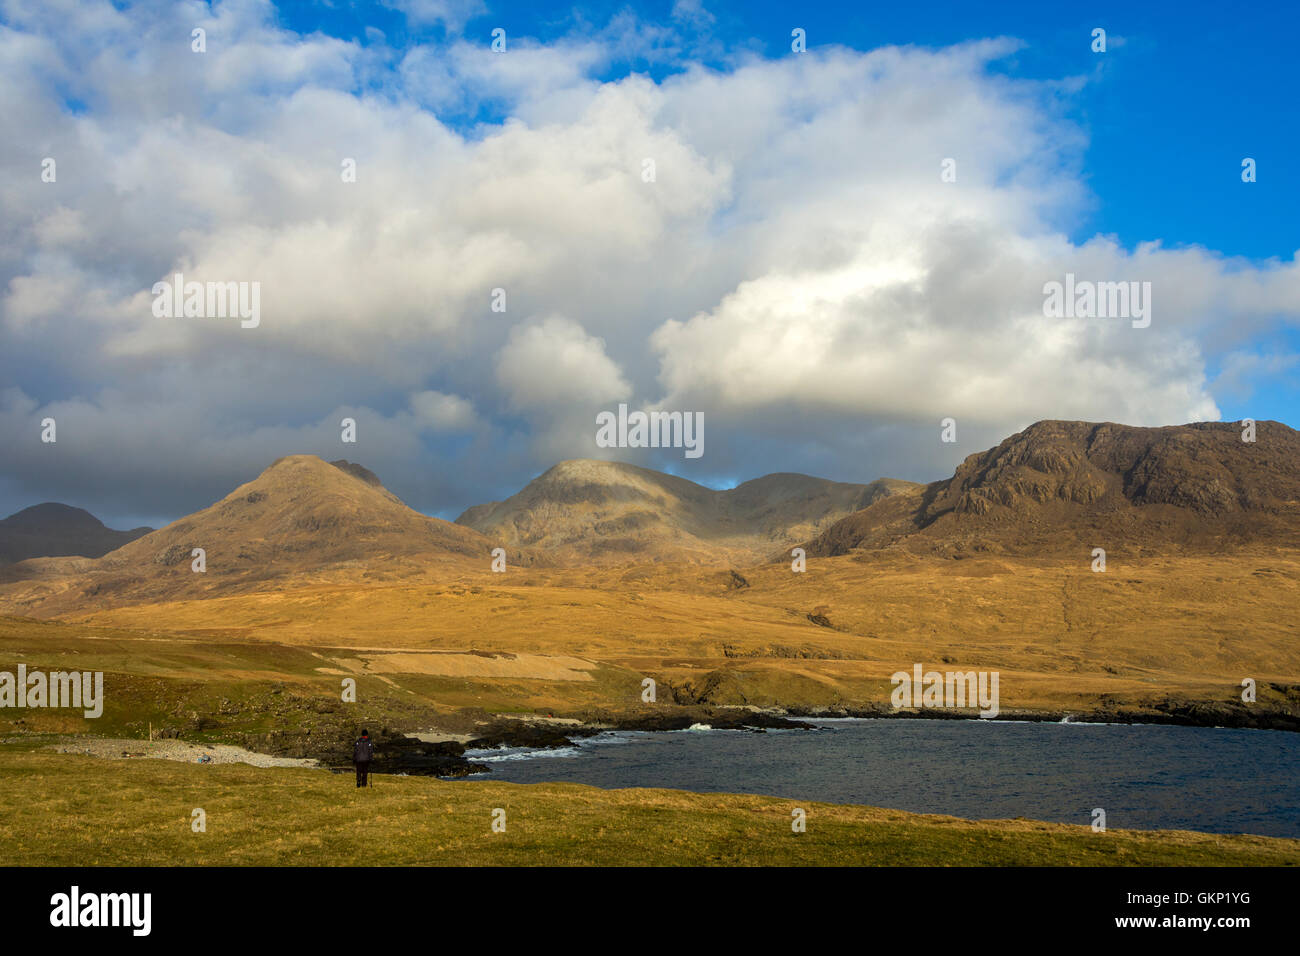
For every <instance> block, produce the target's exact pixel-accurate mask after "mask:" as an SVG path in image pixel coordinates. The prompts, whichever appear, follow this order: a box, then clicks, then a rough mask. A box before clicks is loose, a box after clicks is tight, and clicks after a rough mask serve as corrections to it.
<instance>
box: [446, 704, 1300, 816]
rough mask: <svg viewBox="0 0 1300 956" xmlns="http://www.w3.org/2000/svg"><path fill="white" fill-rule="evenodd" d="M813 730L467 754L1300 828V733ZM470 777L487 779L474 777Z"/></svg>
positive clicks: (857, 724) (998, 812)
mask: <svg viewBox="0 0 1300 956" xmlns="http://www.w3.org/2000/svg"><path fill="white" fill-rule="evenodd" d="M817 724H818V727H817V729H816V730H811V731H768V732H767V733H763V734H756V733H749V732H746V731H680V732H676V733H629V732H616V733H609V734H602V735H600V736H599V737H595V738H591V739H589V740H586V741H581V742H579V744H578V745H577V746H576V747H572V748H566V749H565V750H563V751H558V752H557V751H522V750H520V751H486V752H485V751H474V752H471V753H469V754H467V756H470V757H471V758H472V759H475V760H477V761H479V762H483V763H487V764H488V765H489V766H490V767H491V768H492V769H491V774H490V777H491V778H492V779H496V780H505V781H512V782H516V783H541V782H547V781H563V782H568V783H585V784H591V785H593V786H597V787H607V788H617V787H668V788H672V789H677V790H695V791H702V792H728V793H759V794H767V795H770V796H778V797H789V798H791V799H802V800H817V801H823V802H826V803H861V804H868V805H871V806H877V807H890V808H893V809H898V810H910V811H912V812H914V813H944V814H951V815H952V816H958V817H967V818H970V819H976V820H981V819H1006V818H1011V817H1028V818H1031V819H1034V820H1050V821H1055V822H1060V823H1080V824H1090V823H1092V810H1093V808H1094V807H1102V808H1104V809H1105V811H1106V825H1107V826H1108V827H1109V828H1129V829H1180V830H1205V831H1209V832H1216V833H1256V834H1261V835H1265V836H1288V837H1300V734H1295V733H1286V732H1282V731H1272V730H1219V729H1212V728H1201V727H1158V726H1120V725H1096V724H1048V723H1011V722H1003V721H997V722H994V721H984V720H960V721H959V720H836V721H818V722H817ZM471 779H480V780H481V779H484V777H482V776H479V777H475V778H471Z"/></svg>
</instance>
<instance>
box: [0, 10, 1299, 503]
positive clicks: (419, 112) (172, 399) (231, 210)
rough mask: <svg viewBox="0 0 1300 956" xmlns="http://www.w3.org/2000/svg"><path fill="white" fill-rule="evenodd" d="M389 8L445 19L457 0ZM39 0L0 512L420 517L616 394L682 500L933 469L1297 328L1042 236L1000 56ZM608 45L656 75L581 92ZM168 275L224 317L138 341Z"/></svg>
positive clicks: (1264, 286) (1282, 296) (1204, 288)
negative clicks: (652, 428)
mask: <svg viewBox="0 0 1300 956" xmlns="http://www.w3.org/2000/svg"><path fill="white" fill-rule="evenodd" d="M396 5H398V6H400V7H401V8H402V9H404V10H405V11H406V12H407V14H408V17H410V18H412V20H413V22H419V23H423V24H442V25H443V26H444V27H446V31H445V32H447V33H448V34H454V33H455V32H456V31H457V30H458V29H459V28H460V27H461V26H463V24H464V22H465V21H466V20H467V19H469V18H471V17H473V16H475V15H476V12H477V11H478V9H479V6H478V4H476V3H472V2H465V3H461V2H451V0H448V2H436V0H427V2H420V3H414V2H413V3H403V4H396ZM70 9H71V8H70V7H67V8H65V7H64V6H62V5H61V4H57V3H55V4H42V5H11V6H9V7H6V8H5V11H6V12H5V14H4V17H3V24H2V25H0V60H2V61H3V62H5V63H6V83H5V84H4V85H3V86H0V113H2V114H3V115H5V116H6V118H7V123H8V126H9V129H8V132H9V134H10V135H6V136H5V137H4V138H3V140H0V171H2V172H3V176H2V177H0V345H2V346H3V347H2V348H0V373H2V375H3V379H2V381H3V382H4V383H5V385H7V386H9V390H8V391H7V392H5V393H4V395H5V396H7V397H6V398H4V400H3V401H0V437H2V438H3V440H4V441H5V442H6V448H7V449H11V450H12V453H11V454H9V455H7V457H6V463H5V468H4V471H3V475H2V476H0V508H8V510H16V508H18V507H22V506H24V505H26V504H29V503H31V502H32V501H33V500H39V499H45V498H52V497H61V498H63V499H64V500H71V501H73V503H76V504H82V505H85V506H87V507H91V509H92V510H96V511H97V513H103V514H104V515H105V516H106V517H110V518H111V517H112V516H113V515H115V514H116V515H130V516H146V517H153V516H156V515H158V514H160V513H161V514H163V515H164V516H166V515H171V516H175V515H176V514H179V513H181V512H182V511H185V510H192V509H193V508H197V507H200V506H202V505H203V504H205V503H206V502H207V501H210V500H211V499H212V498H214V497H216V496H218V495H219V494H221V493H224V491H226V490H229V487H230V486H231V484H232V483H233V482H235V481H236V480H247V478H248V477H251V474H253V473H256V471H257V470H260V468H261V467H265V465H267V464H269V463H270V461H271V460H273V459H274V458H276V457H278V456H280V455H282V454H288V453H292V452H299V451H313V452H316V453H319V454H322V455H323V456H325V457H328V458H338V457H345V456H346V457H349V458H352V459H354V460H355V459H360V460H361V461H363V463H365V464H366V465H367V466H368V467H371V468H373V469H374V470H375V471H376V472H378V473H379V474H380V475H381V477H382V478H384V480H385V481H386V483H387V484H388V485H389V486H390V487H392V488H393V489H394V490H395V491H397V492H398V493H399V494H402V495H403V496H404V497H406V498H407V499H408V500H410V501H411V503H412V504H413V505H415V506H416V507H420V508H422V509H424V510H426V511H430V512H436V513H450V514H453V515H454V514H455V513H456V512H457V511H459V510H460V508H462V507H464V506H467V505H470V504H473V503H476V502H477V501H478V500H479V499H481V498H485V497H500V496H502V495H503V494H508V493H510V492H511V491H512V490H514V489H515V488H517V486H518V485H519V484H521V483H522V482H523V481H526V480H527V479H528V478H530V477H532V476H533V475H535V474H537V473H538V472H540V471H541V470H543V469H544V468H546V467H548V466H549V465H550V464H552V463H553V461H554V459H555V458H558V457H567V456H572V455H578V454H596V453H598V452H597V450H596V449H595V448H594V442H593V434H594V413H595V412H596V411H598V410H600V409H603V408H608V407H612V406H613V405H614V404H616V403H617V402H619V401H628V402H630V403H632V404H634V405H640V406H642V407H651V406H655V407H662V408H669V409H672V408H678V409H681V410H691V411H702V412H704V413H705V415H706V417H707V418H708V419H709V426H708V427H709V431H708V433H709V446H708V451H707V454H706V455H705V457H704V458H703V459H701V460H700V461H699V462H694V463H690V467H691V468H692V469H695V470H693V471H690V472H684V473H687V475H688V477H696V478H707V477H709V476H712V475H720V474H726V475H730V476H733V477H734V476H740V477H742V478H743V477H750V476H754V475H757V474H761V473H764V472H767V471H776V470H783V471H808V472H813V473H820V474H823V475H827V476H829V477H836V478H842V479H845V480H869V479H871V478H874V477H877V476H878V475H881V474H891V475H895V476H898V477H905V478H917V479H921V478H932V477H937V476H938V475H941V474H943V473H945V472H947V471H949V470H950V469H951V467H952V465H953V464H954V463H955V461H957V460H959V458H960V457H961V456H962V455H964V454H966V453H969V452H971V451H975V450H978V449H979V448H980V447H984V446H986V445H987V444H990V443H992V442H994V441H996V440H998V439H1000V438H1001V437H1003V436H1004V435H1005V434H1007V433H1009V432H1010V431H1012V430H1014V429H1015V428H1017V427H1021V426H1023V425H1024V424H1028V423H1029V422H1032V421H1034V420H1036V419H1039V418H1045V417H1068V418H1084V419H1110V420H1118V421H1127V422H1131V423H1135V424H1159V423H1169V422H1181V421H1187V420H1192V419H1198V418H1215V417H1217V416H1218V407H1217V405H1216V402H1215V399H1214V395H1213V393H1212V391H1211V383H1210V382H1209V381H1208V379H1207V373H1206V369H1207V363H1208V362H1209V360H1210V359H1211V357H1212V354H1213V353H1218V352H1229V351H1233V350H1237V351H1239V352H1241V353H1242V354H1243V355H1245V354H1248V353H1249V352H1250V348H1249V339H1250V337H1251V336H1252V335H1253V334H1254V333H1256V332H1258V331H1259V330H1261V329H1265V328H1267V327H1269V326H1270V324H1272V323H1276V322H1277V321H1278V319H1279V318H1281V319H1283V320H1286V321H1295V320H1296V318H1297V311H1298V308H1300V307H1298V306H1297V304H1296V303H1297V302H1300V265H1298V264H1297V262H1296V261H1295V260H1291V261H1276V262H1271V263H1265V264H1252V263H1248V262H1243V261H1237V260H1231V259H1227V258H1225V257H1223V256H1220V255H1218V254H1217V253H1215V252H1214V251H1213V250H1207V249H1200V248H1195V247H1192V248H1166V247H1165V246H1163V245H1162V244H1160V243H1159V242H1158V241H1155V239H1156V237H1153V241H1152V242H1151V243H1149V244H1146V245H1143V246H1141V247H1139V248H1138V249H1135V250H1127V249H1124V248H1122V247H1121V246H1119V245H1118V244H1116V243H1115V242H1114V241H1112V240H1110V239H1108V238H1106V237H1097V238H1095V239H1092V240H1090V241H1087V242H1083V243H1074V242H1071V241H1070V240H1069V239H1068V238H1067V236H1068V234H1069V233H1070V231H1071V230H1072V228H1073V224H1074V223H1075V222H1077V220H1078V217H1079V215H1080V214H1081V213H1082V212H1083V211H1085V210H1086V209H1087V208H1088V204H1089V202H1090V201H1091V200H1090V198H1089V195H1088V193H1087V190H1086V187H1085V185H1084V180H1083V177H1082V174H1081V162H1082V156H1083V151H1084V148H1085V147H1086V140H1085V137H1084V136H1083V134H1082V133H1081V131H1080V130H1079V129H1078V128H1077V127H1076V126H1075V125H1073V124H1072V123H1071V122H1070V121H1068V120H1067V119H1066V118H1065V114H1064V113H1063V112H1062V109H1063V108H1062V106H1061V105H1060V104H1061V103H1062V102H1063V101H1064V102H1068V99H1069V97H1070V96H1071V95H1072V91H1074V90H1075V89H1076V88H1077V80H1076V79H1074V78H1065V79H1063V80H1062V81H1061V82H1059V83H1044V82H1041V81H1032V82H1031V81H1018V80H1015V79H1011V78H1008V77H1007V76H1006V75H1004V74H1002V73H1001V72H1000V71H997V70H993V69H990V66H991V64H995V63H996V62H997V61H999V60H1000V59H1001V58H1003V57H1006V56H1008V55H1010V54H1012V53H1014V52H1015V50H1016V49H1017V47H1018V45H1017V43H1016V42H1015V41H1014V40H1007V39H990V40H982V41H975V42H970V43H964V44H959V45H956V46H952V47H948V48H943V49H937V50H925V49H913V48H907V49H899V48H884V49H879V50H873V51H868V52H859V51H854V50H848V49H843V48H835V47H831V48H822V49H818V50H816V51H813V52H810V53H808V54H804V55H800V56H787V57H783V58H780V59H776V60H765V59H762V58H759V57H757V56H753V55H749V54H745V53H737V54H733V55H731V57H730V59H729V60H728V65H727V66H726V67H725V68H721V69H714V68H706V67H703V66H701V65H699V64H698V63H691V62H689V59H680V58H682V57H687V56H688V54H687V53H684V52H683V51H688V50H689V49H690V48H691V47H690V44H691V42H692V41H690V40H686V39H682V38H681V37H680V36H678V35H677V34H675V33H673V29H674V28H672V27H665V26H651V25H647V24H645V23H642V22H639V21H637V20H636V19H635V17H634V16H632V15H630V14H627V13H624V14H620V15H619V16H618V17H616V18H614V20H611V21H610V23H608V24H605V25H597V26H595V27H593V28H591V29H578V30H575V31H574V32H573V34H572V35H570V36H566V37H563V38H561V39H559V40H556V41H554V42H551V43H548V44H545V45H543V44H540V43H538V42H536V41H534V40H532V39H530V38H528V37H511V38H510V41H509V52H507V53H504V54H493V53H492V52H491V51H490V50H489V48H488V42H489V41H488V39H487V38H486V37H484V38H482V39H470V38H459V37H457V36H454V35H452V36H450V37H449V38H448V39H446V40H442V41H438V42H429V43H424V42H418V43H414V44H412V45H409V46H406V47H403V48H400V49H399V48H392V47H389V46H388V45H387V40H386V39H385V38H384V37H383V35H382V34H374V33H372V34H371V35H370V36H369V40H368V42H367V43H366V44H365V45H361V44H358V43H355V42H350V41H345V40H340V39H337V38H333V37H329V36H326V35H324V34H321V33H313V34H311V35H299V34H296V33H294V32H292V31H289V30H286V29H285V28H283V27H282V26H280V25H279V24H278V20H277V16H276V11H275V10H274V8H273V7H272V6H270V5H269V4H268V3H264V2H255V0H247V2H238V3H236V2H229V3H217V4H214V5H212V6H211V7H209V6H208V5H206V4H181V5H175V6H167V5H158V4H145V5H140V6H134V5H132V6H125V7H118V6H115V5H113V4H111V3H108V2H95V0H90V2H85V3H79V4H77V5H76V10H77V14H76V16H71V15H70V14H69V10H70ZM674 11H675V13H674V16H675V18H676V19H675V20H674V21H673V22H674V23H678V24H680V25H681V27H682V28H683V29H686V28H687V27H689V28H691V29H702V28H704V27H706V26H707V23H708V18H709V14H708V13H707V11H706V10H705V9H704V7H703V6H702V5H701V4H698V3H686V2H682V3H678V4H677V5H676V7H675V8H674ZM196 25H197V26H203V27H204V28H205V29H206V30H207V32H208V52H207V53H203V54H196V53H193V52H191V50H190V45H189V31H190V29H191V28H192V27H194V26H196ZM636 56H640V57H649V58H653V59H655V60H656V62H660V63H668V64H669V65H670V66H671V68H670V69H667V70H666V71H665V73H666V75H665V77H664V78H663V79H661V80H659V81H657V82H656V81H654V80H652V79H650V78H649V77H647V76H645V75H643V74H636V73H629V74H627V75H621V76H617V77H616V78H613V79H610V78H608V77H607V74H608V72H609V70H610V67H611V64H614V63H618V62H625V61H627V60H628V58H630V57H636ZM674 57H678V58H679V59H678V60H677V61H674V60H673V58H674ZM47 157H50V158H54V159H55V160H56V162H57V180H56V181H55V182H49V183H47V182H43V181H42V180H41V175H40V174H41V168H42V167H41V163H42V160H43V159H44V158H47ZM946 159H951V160H954V161H955V170H956V181H955V182H945V181H943V179H942V178H941V175H940V174H941V164H942V163H943V162H944V161H945V160H946ZM350 163H351V164H354V165H353V166H352V167H351V168H354V169H355V181H348V177H347V175H345V173H346V170H347V169H348V168H349V164H350ZM177 272H181V273H183V274H184V276H185V278H186V279H187V280H193V281H201V282H206V281H214V282H215V281H221V282H225V281H249V282H252V281H256V282H258V283H259V284H260V289H261V305H262V321H261V324H260V325H259V326H258V328H256V329H242V328H240V326H239V323H238V321H237V320H222V319H216V318H211V319H209V318H205V319H158V318H155V317H154V316H153V314H152V312H151V308H150V305H151V300H152V295H151V291H150V290H151V288H152V286H153V284H154V283H155V282H158V281H160V280H167V279H168V278H170V277H171V276H172V275H173V274H175V273H177ZM1067 272H1073V273H1075V274H1076V275H1078V276H1080V277H1081V278H1091V279H1095V280H1136V281H1149V282H1151V283H1152V289H1153V316H1152V319H1153V320H1152V324H1151V326H1150V328H1147V329H1133V328H1131V327H1130V326H1129V325H1128V323H1125V322H1122V321H1117V320H1102V319H1096V320H1093V319H1050V318H1046V317H1045V316H1044V315H1043V310H1042V300H1043V293H1042V287H1043V284H1044V283H1045V282H1048V281H1052V280H1059V279H1061V278H1062V277H1063V276H1064V274H1065V273H1067ZM496 289H502V290H504V291H505V294H506V298H507V301H508V307H507V309H506V311H505V312H500V311H494V310H493V308H492V305H493V298H494V290H496ZM1225 367H1226V369H1227V370H1226V371H1225V372H1224V373H1223V375H1222V376H1221V382H1222V383H1223V384H1224V385H1225V387H1226V386H1227V385H1228V384H1231V383H1232V382H1235V381H1236V380H1237V379H1239V378H1240V377H1241V376H1242V375H1243V374H1245V372H1246V371H1247V370H1248V369H1250V368H1264V366H1260V365H1258V363H1257V364H1255V365H1251V364H1250V363H1249V362H1248V361H1247V360H1246V359H1238V360H1235V363H1229V364H1228V365H1226V366H1225ZM1269 368H1275V367H1274V366H1269ZM1275 370H1277V369H1276V368H1275ZM47 414H54V415H57V416H59V420H60V440H59V443H58V447H57V449H56V448H54V447H51V446H42V445H40V443H39V438H38V436H39V424H38V423H39V420H40V418H41V417H42V416H44V415H47ZM344 415H352V416H354V417H356V418H357V420H358V423H359V435H360V439H361V440H360V442H359V444H358V446H357V447H356V448H351V447H346V446H341V445H340V444H339V434H338V432H339V429H338V421H339V419H340V418H341V417H343V416H344ZM948 415H951V416H953V417H956V418H957V419H958V420H959V422H961V423H965V425H966V427H963V428H961V429H959V435H960V436H961V443H960V444H959V445H958V446H957V447H955V448H954V447H953V446H939V444H938V442H937V438H936V436H937V433H938V418H939V417H943V416H948ZM65 422H66V427H65ZM634 455H635V453H634V452H632V451H630V450H629V451H626V452H621V453H619V455H618V457H622V458H624V459H628V460H638V461H640V462H641V463H644V464H649V465H651V466H655V465H661V466H662V465H665V464H667V463H668V462H667V459H665V460H663V461H660V460H657V459H652V458H641V459H637V458H635V457H634ZM450 461H454V462H455V467H446V465H447V463H448V462H450ZM676 464H677V466H678V467H679V469H680V467H681V462H680V461H679V460H677V461H676ZM151 508H152V509H157V510H156V511H150V510H149V509H151Z"/></svg>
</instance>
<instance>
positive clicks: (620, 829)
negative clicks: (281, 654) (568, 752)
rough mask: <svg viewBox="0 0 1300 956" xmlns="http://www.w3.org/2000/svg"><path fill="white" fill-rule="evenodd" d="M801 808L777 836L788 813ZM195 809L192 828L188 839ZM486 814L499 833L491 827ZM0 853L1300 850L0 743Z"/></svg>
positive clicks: (605, 860)
mask: <svg viewBox="0 0 1300 956" xmlns="http://www.w3.org/2000/svg"><path fill="white" fill-rule="evenodd" d="M795 807H801V808H803V809H804V810H805V811H806V813H807V832H805V833H799V834H796V833H793V832H792V830H791V820H792V817H791V811H792V810H793V809H794V808H795ZM195 808H202V809H203V810H204V811H205V812H206V816H207V831H206V832H204V833H194V832H192V830H191V824H190V821H191V812H192V811H193V809H195ZM496 808H501V809H503V810H505V814H506V832H504V833H493V832H492V815H493V811H494V809H496ZM0 845H2V846H3V847H4V848H5V857H6V863H8V864H9V865H19V866H42V865H50V866H53V865H76V866H126V865H137V866H154V865H157V866H165V865H181V866H185V865H213V866H251V865H291V866H292V865H324V866H334V865H390V866H392V865H396V866H408V865H429V864H432V865H463V864H469V865H586V864H594V865H755V864H765V865H820V866H839V865H904V866H930V865H952V866H969V865H1147V866H1151V865H1155V866H1161V865H1229V866H1239V865H1240V866H1244V865H1297V864H1300V840H1282V839H1273V838H1268V837H1255V836H1217V835H1211V834H1199V833H1188V832H1183V831H1160V832H1145V831H1135V830H1112V831H1110V832H1108V833H1103V834H1098V833H1093V832H1092V831H1091V829H1090V828H1089V827H1087V826H1065V825H1061V824H1050V823H1037V822H1032V821H1026V820H1011V821H998V822H985V823H978V822H970V821H965V820H959V819H956V818H952V817H939V816H918V815H915V814H908V813H902V812H899V811H893V810H880V809H874V808H871V807H858V806H836V805H832V804H821V803H811V802H801V801H795V800H786V799H777V798H772V797H757V796H737V795H730V794H693V793H686V792H682V791H675V790H600V789H597V788H594V787H586V786H579V785H575V784H535V785H519V784H508V783H489V782H479V781H473V782H459V783H450V782H442V781H439V780H435V779H430V778H423V777H379V778H377V780H376V785H375V786H374V787H373V788H371V789H369V790H357V789H356V788H355V786H354V784H353V781H352V779H351V777H350V775H349V776H343V775H335V774H330V773H327V772H324V771H320V770H297V769H278V768H277V769H259V768H254V767H249V766H245V765H217V766H206V765H205V766H200V765H196V764H185V763H178V762H171V761H165V760H145V759H137V760H122V761H119V760H105V759H101V758H94V757H83V756H76V755H63V754H50V753H39V752H31V751H30V749H29V747H28V746H26V745H23V744H16V743H10V744H7V745H0Z"/></svg>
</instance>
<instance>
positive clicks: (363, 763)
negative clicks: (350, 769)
mask: <svg viewBox="0 0 1300 956" xmlns="http://www.w3.org/2000/svg"><path fill="white" fill-rule="evenodd" d="M355 766H356V768H357V786H358V787H368V786H370V782H369V781H368V780H367V779H366V774H368V773H369V772H370V761H369V760H358V761H356V764H355Z"/></svg>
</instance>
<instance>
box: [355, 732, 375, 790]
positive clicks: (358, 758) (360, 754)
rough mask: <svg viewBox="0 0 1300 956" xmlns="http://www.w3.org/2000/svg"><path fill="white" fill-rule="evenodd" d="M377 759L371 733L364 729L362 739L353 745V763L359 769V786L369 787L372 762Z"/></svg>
mask: <svg viewBox="0 0 1300 956" xmlns="http://www.w3.org/2000/svg"><path fill="white" fill-rule="evenodd" d="M374 759H375V745H374V743H372V742H371V740H370V733H369V732H368V731H367V730H366V729H365V728H364V727H363V728H362V729H361V737H360V738H359V739H358V740H357V742H356V743H355V744H353V745H352V763H353V765H354V766H355V767H356V768H357V786H358V787H368V786H370V781H369V779H368V774H369V773H370V761H372V760H374Z"/></svg>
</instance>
